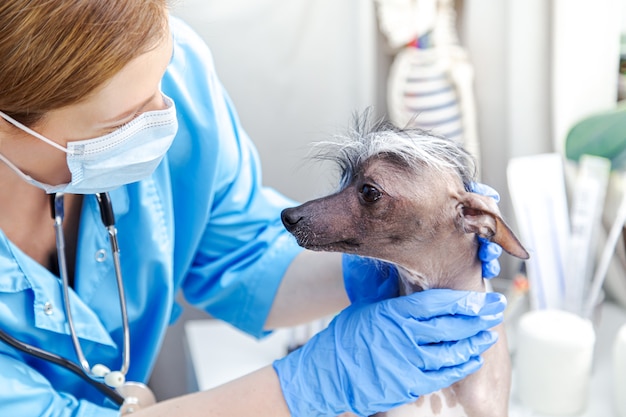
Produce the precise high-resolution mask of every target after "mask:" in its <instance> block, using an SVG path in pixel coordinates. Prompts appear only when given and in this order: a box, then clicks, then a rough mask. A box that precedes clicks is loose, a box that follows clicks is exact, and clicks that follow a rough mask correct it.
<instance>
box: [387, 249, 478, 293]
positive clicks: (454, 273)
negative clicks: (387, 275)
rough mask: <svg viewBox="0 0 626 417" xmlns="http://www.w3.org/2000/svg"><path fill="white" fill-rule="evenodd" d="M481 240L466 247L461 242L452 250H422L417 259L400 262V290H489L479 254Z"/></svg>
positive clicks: (410, 291)
mask: <svg viewBox="0 0 626 417" xmlns="http://www.w3.org/2000/svg"><path fill="white" fill-rule="evenodd" d="M477 248H478V245H477V243H476V244H474V243H470V245H469V246H468V247H467V248H466V250H459V248H458V246H457V247H456V248H455V250H454V251H450V253H448V254H443V255H442V254H441V253H439V254H438V256H436V257H435V256H434V255H432V254H431V256H429V255H426V254H421V255H418V256H415V258H414V261H413V262H407V263H404V264H402V265H400V264H398V265H397V266H398V272H399V276H400V293H401V294H410V293H414V292H418V291H422V290H426V289H432V288H448V289H452V290H466V291H485V284H484V280H483V278H482V265H481V262H480V260H479V259H478V257H477Z"/></svg>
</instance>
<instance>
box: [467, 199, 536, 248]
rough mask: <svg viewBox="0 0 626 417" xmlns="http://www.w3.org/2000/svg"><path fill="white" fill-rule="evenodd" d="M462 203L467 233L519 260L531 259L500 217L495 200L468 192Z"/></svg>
mask: <svg viewBox="0 0 626 417" xmlns="http://www.w3.org/2000/svg"><path fill="white" fill-rule="evenodd" d="M461 203H462V204H461V206H460V207H461V222H462V225H463V230H465V232H467V233H476V234H477V235H478V236H481V237H484V238H486V239H489V240H491V241H493V242H495V243H497V244H498V245H500V246H502V249H504V250H505V251H507V252H508V253H510V254H511V255H513V256H516V257H518V258H521V259H528V258H529V257H530V256H529V255H528V252H527V251H526V249H524V247H523V246H522V244H521V243H520V241H519V240H518V239H517V237H516V236H515V234H514V233H513V231H512V230H511V228H510V227H509V226H508V225H507V224H506V223H505V222H504V220H503V219H502V216H500V210H499V209H498V205H497V204H496V202H495V200H494V199H493V198H491V197H487V196H484V195H480V194H476V193H469V192H468V193H465V195H464V196H463V197H462V201H461Z"/></svg>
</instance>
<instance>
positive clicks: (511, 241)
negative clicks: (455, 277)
mask: <svg viewBox="0 0 626 417" xmlns="http://www.w3.org/2000/svg"><path fill="white" fill-rule="evenodd" d="M331 149H332V150H331V151H328V152H327V153H326V154H324V157H326V158H333V159H335V160H337V162H338V163H339V166H340V167H341V168H342V172H341V174H342V187H341V190H340V191H339V192H337V193H335V194H332V195H329V196H326V197H323V198H319V199H316V200H312V201H309V202H307V203H305V204H302V205H301V206H298V207H294V208H289V209H286V210H284V211H283V213H282V220H283V224H284V225H285V227H286V228H287V230H289V232H291V233H292V234H293V235H294V236H295V237H296V239H297V241H298V244H300V245H301V246H303V247H305V248H308V249H311V250H318V251H334V252H346V253H354V254H358V255H362V256H368V257H373V258H377V259H382V260H385V261H389V262H393V263H396V264H399V265H407V263H411V262H412V261H414V259H415V258H422V259H428V258H429V257H432V256H436V257H437V258H440V257H441V256H453V257H455V256H460V255H461V254H466V253H469V252H472V255H471V256H473V257H475V251H476V248H477V245H476V243H475V236H476V235H478V236H482V237H485V238H488V239H490V240H492V241H494V242H496V243H498V244H499V245H500V246H502V248H503V249H504V250H506V251H507V252H509V253H510V254H512V255H514V256H517V257H519V258H523V259H526V258H528V253H527V252H526V250H525V249H524V248H523V246H522V245H521V244H520V242H519V240H518V239H517V238H516V237H515V235H514V234H513V232H512V231H511V229H510V228H509V227H508V226H507V225H506V223H505V222H504V220H503V219H502V217H501V215H500V212H499V210H498V207H497V205H496V203H495V201H494V200H493V199H492V198H491V197H487V196H482V195H479V194H475V193H472V192H470V191H469V189H470V186H471V183H472V182H473V181H474V171H475V169H474V162H473V159H472V158H471V156H470V155H469V154H468V153H467V152H466V151H465V150H464V149H463V148H462V146H460V145H459V144H457V143H455V142H453V141H451V140H448V139H445V138H440V137H436V136H432V135H429V134H426V133H425V132H423V131H421V130H417V129H412V130H399V129H396V128H394V127H392V126H390V125H388V124H385V123H383V124H379V125H376V126H375V127H374V129H370V131H368V132H362V131H360V132H359V133H358V134H357V133H353V136H352V137H350V138H348V140H347V141H343V142H341V143H339V144H338V145H335V146H333V147H331ZM330 152H334V155H332V154H330ZM468 242H473V244H468ZM446 254H447V255H446ZM468 256H469V255H468Z"/></svg>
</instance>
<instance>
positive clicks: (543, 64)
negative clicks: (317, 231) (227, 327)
mask: <svg viewBox="0 0 626 417" xmlns="http://www.w3.org/2000/svg"><path fill="white" fill-rule="evenodd" d="M623 1H624V0H595V1H593V2H590V1H586V0H549V1H548V0H501V1H493V0H457V1H456V2H455V4H456V7H457V13H458V25H459V27H460V35H461V42H462V44H463V45H464V46H465V47H466V48H467V49H468V52H469V56H470V60H471V62H472V64H473V66H474V71H475V80H474V90H475V100H476V106H477V112H478V114H477V123H478V136H479V138H480V144H481V145H480V148H481V158H480V159H481V163H482V166H481V173H482V181H483V182H485V183H487V184H489V185H491V186H493V187H494V188H496V189H497V190H498V191H499V192H500V194H501V196H502V201H501V203H500V209H501V210H502V212H503V214H504V216H505V218H508V219H509V220H511V222H512V223H514V219H513V214H512V209H511V203H510V201H509V197H508V192H507V183H506V165H507V163H508V160H509V159H510V158H511V157H514V156H521V155H530V154H535V153H542V152H552V151H560V150H561V149H560V147H561V146H562V142H563V138H564V135H565V133H566V132H567V129H568V128H569V126H571V124H572V123H573V122H574V121H576V120H577V119H578V118H580V117H582V116H584V115H586V114H589V113H591V112H594V111H599V110H604V109H607V108H611V107H612V106H614V104H615V101H616V96H617V68H618V61H619V33H620V32H621V31H622V27H624V26H625V25H624V23H623V21H624V19H623V18H622V16H623V14H622V13H621V12H622V7H621V3H622V2H623ZM173 14H174V15H177V16H180V17H182V18H183V19H184V20H186V21H187V22H188V23H189V24H190V25H191V26H192V27H194V28H195V29H196V30H197V31H198V32H199V33H200V35H201V36H202V37H203V38H204V39H205V40H206V42H207V43H208V44H209V46H210V47H211V49H212V51H213V54H214V58H215V62H216V67H217V70H218V74H219V76H220V78H221V80H222V82H223V84H224V85H225V86H226V89H227V90H228V91H229V93H230V95H231V97H232V99H233V101H234V103H235V106H236V108H237V109H238V112H239V116H240V118H241V120H242V123H243V126H244V127H245V129H246V130H247V131H248V133H249V134H250V136H251V137H252V139H253V140H254V141H255V143H256V145H257V147H258V149H259V153H260V156H261V159H262V162H263V167H264V180H265V183H266V184H268V185H270V186H273V187H275V188H277V189H278V190H280V191H282V192H283V193H285V194H287V195H289V196H291V197H292V198H295V199H297V200H301V201H304V200H307V199H310V198H313V197H317V196H319V195H321V194H324V193H326V192H328V191H329V190H331V189H332V188H333V187H334V176H333V173H332V172H330V167H329V166H325V165H323V164H319V163H311V162H310V161H308V160H307V153H308V151H309V144H310V143H311V142H312V141H318V140H322V139H324V138H325V137H327V135H330V134H333V133H335V132H341V131H343V129H345V128H346V126H348V124H349V122H350V120H351V117H352V115H353V113H354V112H358V111H362V110H363V109H365V108H366V107H368V106H374V108H375V112H376V113H377V114H379V115H383V114H384V113H385V106H386V97H385V94H386V90H385V89H386V78H387V73H388V68H389V64H390V61H391V57H392V51H390V50H389V48H388V47H386V45H385V42H384V39H383V37H382V35H381V34H380V31H379V30H378V27H377V21H376V13H375V8H374V3H373V1H368V0H342V1H335V0H228V1H218V0H178V1H176V3H175V5H174V8H173ZM511 262H512V261H511V260H510V259H508V258H507V257H503V258H502V264H503V273H502V279H504V280H506V279H507V278H510V276H511V275H512V271H513V270H514V269H515V268H516V267H517V265H515V264H512V263H511ZM198 317H205V316H204V315H203V314H202V313H199V312H197V311H195V310H193V309H187V310H186V311H185V313H184V314H183V316H182V318H181V319H180V320H179V321H178V322H177V323H176V325H175V326H173V327H172V328H171V330H170V332H169V334H168V336H167V338H166V340H165V346H164V349H163V352H162V355H161V358H160V360H159V362H158V364H157V366H156V369H155V372H154V374H153V378H152V381H151V384H150V385H151V386H152V388H153V389H154V390H155V392H156V394H157V396H158V397H159V399H165V398H168V397H171V396H174V395H179V394H182V393H184V392H185V389H186V387H187V384H186V381H185V364H184V358H183V355H182V352H183V351H184V349H183V331H182V325H183V323H184V321H185V320H187V319H190V318H198Z"/></svg>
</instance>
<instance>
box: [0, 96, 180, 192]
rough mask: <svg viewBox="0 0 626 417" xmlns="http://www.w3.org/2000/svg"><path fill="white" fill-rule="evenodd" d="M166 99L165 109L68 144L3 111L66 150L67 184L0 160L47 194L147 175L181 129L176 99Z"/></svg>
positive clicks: (109, 186)
mask: <svg viewBox="0 0 626 417" xmlns="http://www.w3.org/2000/svg"><path fill="white" fill-rule="evenodd" d="M163 99H164V101H165V103H166V105H167V108H166V109H164V110H156V111H149V112H146V113H142V114H141V115H139V116H137V117H136V118H135V119H133V120H132V121H130V122H129V123H127V124H125V125H124V126H122V127H120V128H119V129H117V130H115V131H113V132H111V133H109V134H107V135H105V136H101V137H98V138H93V139H86V140H80V141H74V142H68V143H67V148H65V147H63V146H61V145H59V144H58V143H56V142H54V141H52V140H50V139H48V138H46V137H44V136H42V135H40V134H39V133H37V132H35V131H33V130H32V129H30V128H28V127H26V126H24V125H23V124H21V123H20V122H18V121H16V120H15V119H13V118H11V117H10V116H7V115H6V114H4V113H3V112H1V111H0V117H2V118H4V119H5V120H7V121H8V122H9V123H11V124H13V125H14V126H16V127H18V128H19V129H21V130H23V131H25V132H26V133H29V134H30V135H32V136H34V137H36V138H37V139H40V140H42V141H43V142H46V143H47V144H49V145H51V146H54V147H55V148H57V149H60V150H62V151H63V152H65V153H66V154H67V166H68V168H69V170H70V173H71V174H72V180H71V182H70V183H68V184H61V185H49V184H44V183H42V182H39V181H37V180H35V179H34V178H32V177H30V176H29V175H27V174H25V173H24V172H22V171H21V170H20V169H19V168H18V167H17V166H15V164H13V163H11V162H10V161H9V160H8V159H7V158H6V157H5V156H4V155H2V154H0V160H1V161H3V162H4V163H5V164H7V166H9V167H10V168H11V169H13V170H14V171H15V172H16V173H17V174H18V175H19V176H20V177H21V178H22V179H24V180H25V181H27V182H29V183H31V184H33V185H35V186H37V187H39V188H41V189H43V190H45V191H46V192H47V193H48V194H52V193H57V192H66V193H72V194H95V193H101V192H105V191H111V190H113V189H115V188H117V187H119V186H122V185H125V184H130V183H132V182H136V181H139V180H142V179H145V178H147V177H149V176H150V175H151V174H152V173H153V172H154V170H155V169H156V167H157V166H158V165H159V163H160V162H161V160H162V159H163V157H164V156H165V153H166V152H167V150H168V149H169V147H170V145H171V144H172V141H173V140H174V136H175V135H176V131H177V130H178V122H177V120H176V108H175V106H174V102H173V101H172V100H171V99H170V98H169V97H167V96H165V95H163Z"/></svg>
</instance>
